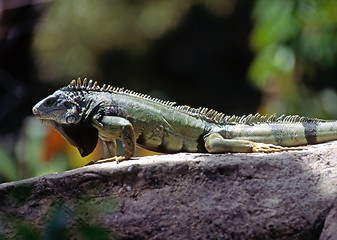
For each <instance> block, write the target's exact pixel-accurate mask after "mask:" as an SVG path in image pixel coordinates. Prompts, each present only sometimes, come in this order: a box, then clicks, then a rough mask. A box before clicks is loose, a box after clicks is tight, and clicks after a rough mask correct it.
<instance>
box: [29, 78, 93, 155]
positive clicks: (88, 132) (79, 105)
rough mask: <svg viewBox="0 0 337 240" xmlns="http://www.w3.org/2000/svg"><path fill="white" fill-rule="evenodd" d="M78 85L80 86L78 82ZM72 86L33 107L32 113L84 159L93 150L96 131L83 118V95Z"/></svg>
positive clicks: (84, 109)
mask: <svg viewBox="0 0 337 240" xmlns="http://www.w3.org/2000/svg"><path fill="white" fill-rule="evenodd" d="M78 83H79V86H80V82H78ZM73 84H74V83H71V84H70V85H69V86H67V87H64V88H62V89H61V90H58V91H56V92H54V93H53V94H52V95H50V96H48V97H46V98H45V99H43V100H42V101H40V102H38V103H37V104H36V105H35V106H34V107H33V113H34V115H35V116H36V117H37V118H39V119H40V120H42V121H43V122H46V123H49V124H50V125H51V126H53V127H54V128H55V129H56V130H57V131H58V132H59V133H60V134H61V135H62V136H63V137H64V138H65V139H66V140H67V141H68V142H69V143H70V144H72V145H73V146H75V147H77V148H78V150H79V152H80V154H81V156H82V157H85V156H87V155H88V154H90V153H91V152H92V151H93V150H94V149H95V147H96V144H97V139H98V131H97V129H96V128H94V127H93V126H92V125H91V124H90V122H89V121H88V120H87V119H85V117H83V116H84V112H85V111H86V108H85V107H84V105H85V102H84V98H83V96H84V95H83V94H84V93H83V92H82V91H81V90H80V89H78V88H76V86H75V85H73ZM95 87H96V85H95Z"/></svg>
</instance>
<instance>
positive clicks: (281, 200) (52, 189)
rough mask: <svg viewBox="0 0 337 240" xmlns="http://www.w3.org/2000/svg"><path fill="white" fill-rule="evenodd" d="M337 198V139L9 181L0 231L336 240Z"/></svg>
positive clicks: (2, 194) (2, 189)
mask: <svg viewBox="0 0 337 240" xmlns="http://www.w3.org/2000/svg"><path fill="white" fill-rule="evenodd" d="M336 197H337V141H336V142H330V143H326V144H319V145H314V146H308V147H306V148H305V150H301V151H298V150H297V151H289V152H281V153H271V154H263V153H254V154H244V153H238V154H218V155H211V154H188V153H180V154H169V155H161V156H151V157H143V158H139V159H135V160H130V161H124V162H122V163H119V164H116V163H105V164H97V165H92V166H86V167H82V168H78V169H75V170H71V171H67V172H62V173H55V174H50V175H46V176H42V177H37V178H32V179H27V180H23V181H18V182H11V183H4V184H1V185H0V213H1V214H0V233H1V232H2V233H3V236H7V237H9V238H13V237H15V236H16V234H18V232H17V227H18V226H21V228H22V224H21V225H19V224H18V222H19V223H22V222H24V223H25V224H26V225H24V226H26V228H27V225H28V226H31V227H32V228H33V229H34V231H33V232H34V233H35V234H37V233H39V232H44V234H46V233H48V232H53V231H54V232H58V233H59V232H62V230H64V229H70V231H68V232H66V233H65V235H64V236H66V237H68V238H71V237H72V238H73V239H75V238H76V239H81V237H80V236H77V235H76V234H79V232H80V229H82V230H83V228H85V229H91V230H92V231H94V230H95V231H98V230H97V225H98V226H99V227H100V228H102V229H104V230H105V231H107V232H108V233H109V234H110V236H111V238H113V237H112V236H114V237H116V236H118V237H119V238H121V239H319V238H320V237H321V239H333V238H329V236H331V235H329V234H336V221H337V220H336V212H337V210H336V209H337V207H336V206H337V205H335V207H334V208H333V210H332V211H331V213H330V214H329V212H330V210H331V209H332V207H333V205H334V203H335V201H336V199H337V198H336ZM328 215H329V217H328V220H327V222H326V223H325V219H326V218H327V216H328ZM13 219H14V220H13ZM324 223H325V227H324V234H325V235H324V234H322V235H321V232H322V230H323V226H324ZM93 226H96V228H94V227H93ZM81 227H83V228H81ZM323 235H324V236H323ZM332 236H333V235H332ZM335 236H336V235H335ZM59 239H60V238H59Z"/></svg>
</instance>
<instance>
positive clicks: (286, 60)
mask: <svg viewBox="0 0 337 240" xmlns="http://www.w3.org/2000/svg"><path fill="white" fill-rule="evenodd" d="M252 16H253V21H254V29H253V31H252V35H251V45H252V48H253V49H254V51H255V52H256V56H255V59H254V60H253V62H252V64H251V67H250V72H249V76H250V79H251V82H252V83H253V84H254V85H255V86H256V87H258V88H259V89H261V91H262V92H263V98H262V103H261V106H260V112H262V113H266V112H267V113H271V112H278V113H292V114H301V115H311V116H320V117H327V118H331V117H333V118H336V117H337V110H336V108H335V107H334V104H335V100H336V98H337V95H336V92H335V90H333V89H332V88H331V87H332V86H330V88H326V89H323V90H321V91H320V92H316V90H317V89H314V88H313V87H311V86H310V82H312V81H324V79H317V76H316V73H317V72H318V71H319V70H320V69H332V68H335V67H336V57H337V45H336V42H337V1H331V0H323V1H321V0H284V1H278V0H258V1H257V2H256V4H255V6H254V10H253V13H252Z"/></svg>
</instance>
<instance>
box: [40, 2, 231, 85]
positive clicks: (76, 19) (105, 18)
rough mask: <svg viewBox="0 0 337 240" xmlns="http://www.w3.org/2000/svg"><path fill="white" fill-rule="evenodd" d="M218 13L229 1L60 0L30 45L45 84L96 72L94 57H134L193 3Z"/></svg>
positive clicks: (167, 30)
mask: <svg viewBox="0 0 337 240" xmlns="http://www.w3.org/2000/svg"><path fill="white" fill-rule="evenodd" d="M201 3H202V4H204V6H205V7H207V8H208V9H209V10H210V11H212V12H213V13H214V14H216V15H221V14H224V13H226V12H227V11H228V10H230V9H231V6H232V5H233V0H226V1H222V0H185V1H180V0H171V1H166V0H157V1H145V0H143V1H130V0H129V1H125V0H113V1H111V0H104V1H93V0H73V1H68V0H58V1H54V2H53V3H52V6H51V7H50V8H49V9H48V11H47V13H46V15H45V16H44V18H43V21H42V22H41V23H40V24H39V26H38V30H37V34H36V36H35V41H34V49H35V53H36V54H37V56H38V58H37V59H38V62H37V64H38V66H39V69H40V78H41V79H44V80H46V81H48V80H49V81H53V80H54V79H65V78H66V79H67V83H68V81H69V79H71V78H73V77H74V73H76V74H78V75H80V76H92V75H97V74H99V66H98V64H99V61H98V57H99V56H100V55H101V54H103V53H105V52H106V51H110V50H111V49H115V50H118V49H123V50H124V51H126V52H127V53H128V54H130V55H131V56H133V57H137V56H138V55H139V54H142V53H144V52H146V51H147V50H148V49H149V47H150V45H151V44H153V41H154V40H156V39H158V38H160V37H162V36H163V35H165V34H167V33H168V32H169V31H170V30H171V29H173V28H174V27H176V26H177V25H178V24H179V23H180V21H181V19H182V18H183V16H184V14H186V12H187V11H188V10H189V9H190V8H191V7H192V6H193V5H194V4H201Z"/></svg>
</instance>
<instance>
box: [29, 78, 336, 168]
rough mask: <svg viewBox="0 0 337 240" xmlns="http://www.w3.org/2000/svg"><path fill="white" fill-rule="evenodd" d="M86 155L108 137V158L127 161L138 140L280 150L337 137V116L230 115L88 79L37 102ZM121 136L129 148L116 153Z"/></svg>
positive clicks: (198, 147)
mask: <svg viewBox="0 0 337 240" xmlns="http://www.w3.org/2000/svg"><path fill="white" fill-rule="evenodd" d="M33 113H34V115H35V116H36V117H37V118H39V119H41V120H42V121H45V122H47V123H50V124H51V125H52V126H53V127H54V128H55V129H56V130H58V131H59V132H60V134H61V135H63V137H65V138H66V139H67V140H68V141H69V142H70V143H71V144H72V145H74V146H75V147H77V148H78V150H79V152H80V154H81V155H82V157H84V156H86V155H88V154H90V153H91V152H92V151H93V150H94V148H95V147H96V143H97V140H98V137H99V138H100V139H101V140H102V142H103V159H102V160H97V161H96V162H102V161H113V160H116V161H122V160H124V159H129V158H130V157H131V156H133V154H134V152H135V145H136V144H138V145H139V146H140V147H143V148H145V149H149V150H152V151H157V152H162V153H176V152H204V153H226V152H275V151H284V150H294V149H298V148H296V146H301V145H307V144H315V143H322V142H327V141H331V140H335V139H337V121H330V120H321V119H316V118H307V117H300V116H298V115H289V116H284V115H282V116H280V117H276V115H275V114H273V115H271V116H269V117H267V116H266V115H260V114H255V115H252V114H250V115H247V116H241V117H240V116H229V115H225V114H223V113H220V112H217V111H215V110H213V109H210V110H208V109H207V108H192V107H189V106H186V105H176V103H175V102H170V101H163V100H159V99H156V98H152V97H150V96H148V95H144V94H140V93H136V92H133V91H130V90H124V89H123V88H116V87H111V86H110V85H105V84H104V85H103V86H102V87H100V86H99V85H98V84H97V82H93V81H92V80H90V81H88V80H87V79H84V80H83V82H81V79H80V78H79V79H77V81H76V80H72V81H71V83H70V84H69V85H68V86H66V87H63V88H61V89H60V90H58V91H56V92H54V93H53V94H52V95H50V96H48V97H47V98H45V99H43V100H42V101H40V102H39V103H37V104H36V105H35V106H34V107H33ZM116 139H118V140H120V141H121V142H122V144H123V149H124V154H123V155H120V156H116Z"/></svg>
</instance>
